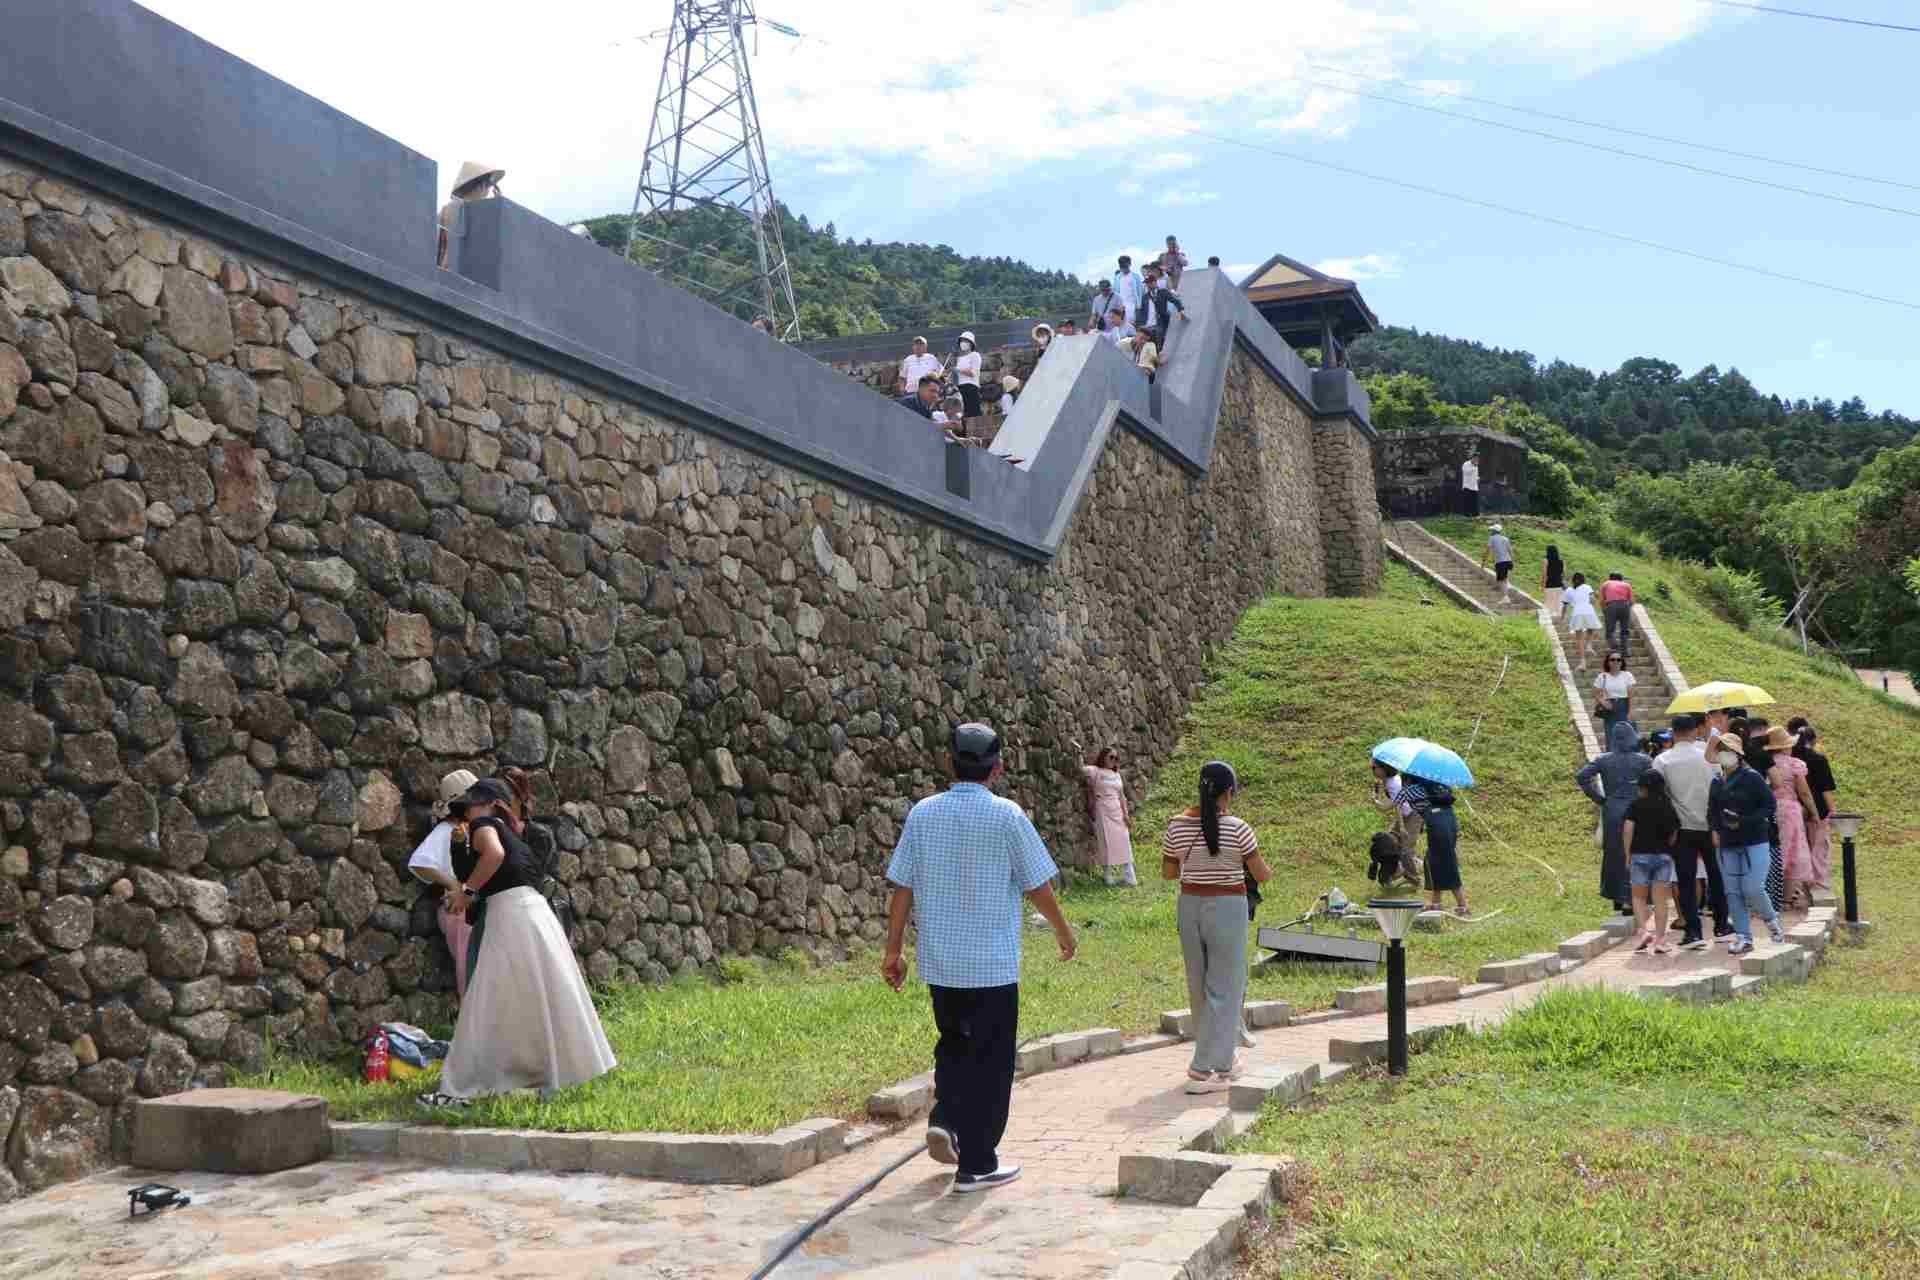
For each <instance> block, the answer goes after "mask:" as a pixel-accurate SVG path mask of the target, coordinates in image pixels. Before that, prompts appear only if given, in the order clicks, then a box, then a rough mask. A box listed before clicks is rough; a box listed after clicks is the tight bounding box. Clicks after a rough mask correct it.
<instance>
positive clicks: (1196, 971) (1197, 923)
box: [1179, 893, 1247, 1071]
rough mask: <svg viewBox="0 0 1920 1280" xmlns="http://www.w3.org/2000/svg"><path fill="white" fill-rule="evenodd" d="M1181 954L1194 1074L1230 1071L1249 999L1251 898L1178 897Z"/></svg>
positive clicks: (1230, 896)
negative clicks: (1190, 1015) (1242, 1010)
mask: <svg viewBox="0 0 1920 1280" xmlns="http://www.w3.org/2000/svg"><path fill="white" fill-rule="evenodd" d="M1179 919H1180V953H1181V955H1182V956H1184V957H1185V958H1186V962H1187V1007H1188V1008H1189V1009H1191V1010H1192V1011H1193V1070H1195V1071H1231V1070H1233V1056H1234V1053H1235V1052H1236V1051H1237V1050H1238V1048H1239V1043H1240V1006H1241V1005H1242V1004H1243V1003H1244V1002H1245V1000H1246V996H1247V900H1246V899H1245V898H1244V897H1241V896H1240V895H1239V894H1228V895H1226V896H1224V897H1218V898H1209V897H1201V896H1200V895H1198V894H1191V893H1183V894H1181V895H1180V908H1179Z"/></svg>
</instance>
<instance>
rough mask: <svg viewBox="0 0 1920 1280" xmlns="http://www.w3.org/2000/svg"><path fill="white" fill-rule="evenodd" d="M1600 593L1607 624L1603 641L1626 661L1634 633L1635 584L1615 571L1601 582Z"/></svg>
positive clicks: (1601, 607)
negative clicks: (1629, 643)
mask: <svg viewBox="0 0 1920 1280" xmlns="http://www.w3.org/2000/svg"><path fill="white" fill-rule="evenodd" d="M1599 594H1600V612H1601V614H1602V616H1604V617H1605V618H1606V624H1607V625H1606V635H1605V636H1603V637H1602V638H1601V639H1602V642H1603V643H1604V644H1605V645H1606V646H1607V648H1609V649H1611V650H1613V651H1614V652H1615V653H1617V654H1619V655H1620V657H1621V660H1622V662H1623V663H1624V661H1625V659H1626V657H1627V654H1628V652H1629V649H1628V641H1629V639H1630V638H1631V637H1632V634H1633V584H1632V583H1631V582H1628V581H1627V580H1626V578H1625V577H1624V576H1623V575H1622V574H1620V573H1619V572H1618V571H1615V572H1613V573H1610V574H1608V575H1607V580H1606V581H1605V582H1603V583H1601V584H1600V592H1599ZM1616 635H1617V637H1618V639H1617V640H1616Z"/></svg>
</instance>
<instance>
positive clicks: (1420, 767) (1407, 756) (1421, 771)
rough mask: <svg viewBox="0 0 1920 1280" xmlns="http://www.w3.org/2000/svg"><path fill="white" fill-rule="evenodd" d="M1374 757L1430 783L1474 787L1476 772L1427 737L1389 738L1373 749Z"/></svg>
mask: <svg viewBox="0 0 1920 1280" xmlns="http://www.w3.org/2000/svg"><path fill="white" fill-rule="evenodd" d="M1373 758H1374V759H1375V760H1378V761H1379V762H1380V763H1381V764H1384V765H1387V766H1388V767H1390V768H1394V769H1398V770H1399V771H1400V772H1402V773H1407V774H1412V775H1413V776H1414V777H1416V778H1425V779H1426V780H1427V781H1428V782H1444V783H1446V784H1447V785H1448V786H1450V787H1470V786H1472V785H1473V771H1472V770H1470V769H1468V768H1467V762H1466V761H1465V760H1462V759H1461V758H1460V757H1459V756H1457V755H1455V754H1454V753H1453V752H1451V751H1449V750H1447V749H1446V748H1445V747H1443V746H1441V745H1440V744H1439V743H1437V742H1428V741H1427V740H1426V739H1425V738H1388V739H1387V740H1386V741H1385V742H1383V743H1381V744H1380V745H1379V746H1377V747H1375V748H1374V749H1373Z"/></svg>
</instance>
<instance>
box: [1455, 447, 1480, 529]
mask: <svg viewBox="0 0 1920 1280" xmlns="http://www.w3.org/2000/svg"><path fill="white" fill-rule="evenodd" d="M1460 510H1461V511H1463V512H1465V513H1466V514H1467V515H1469V516H1477V515H1479V514H1480V458H1479V455H1477V454H1471V453H1470V454H1468V455H1467V460H1466V461H1465V462H1463V463H1461V464H1460Z"/></svg>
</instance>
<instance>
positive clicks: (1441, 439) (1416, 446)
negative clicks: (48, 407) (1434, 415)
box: [1378, 430, 1530, 519]
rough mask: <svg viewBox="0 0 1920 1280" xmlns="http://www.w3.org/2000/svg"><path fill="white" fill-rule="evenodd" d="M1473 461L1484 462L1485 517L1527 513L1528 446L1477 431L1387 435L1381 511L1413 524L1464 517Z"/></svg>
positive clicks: (1382, 440) (1384, 438) (1382, 452)
mask: <svg viewBox="0 0 1920 1280" xmlns="http://www.w3.org/2000/svg"><path fill="white" fill-rule="evenodd" d="M1470 456H1477V457H1478V458H1479V459H1480V509H1481V510H1482V511H1485V512H1511V511H1525V510H1526V509H1527V498H1528V494H1529V492H1530V487H1529V481H1528V478H1527V445H1526V441H1524V440H1519V439H1516V438H1515V437H1513V436H1507V435H1501V434H1499V433H1498V432H1494V431H1477V430H1476V431H1433V432H1423V433H1417V434H1415V433H1402V432H1388V433H1386V434H1384V435H1382V436H1381V437H1380V456H1379V461H1378V468H1379V480H1378V492H1379V503H1380V505H1382V506H1384V507H1385V508H1386V509H1387V511H1388V512H1389V513H1390V514H1391V515H1394V516H1396V517H1401V518H1408V519H1412V518H1418V517H1421V516H1432V515H1445V514H1449V513H1452V512H1457V511H1460V510H1461V503H1460V464H1461V463H1463V462H1465V461H1466V460H1467V458H1468V457H1470Z"/></svg>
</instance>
